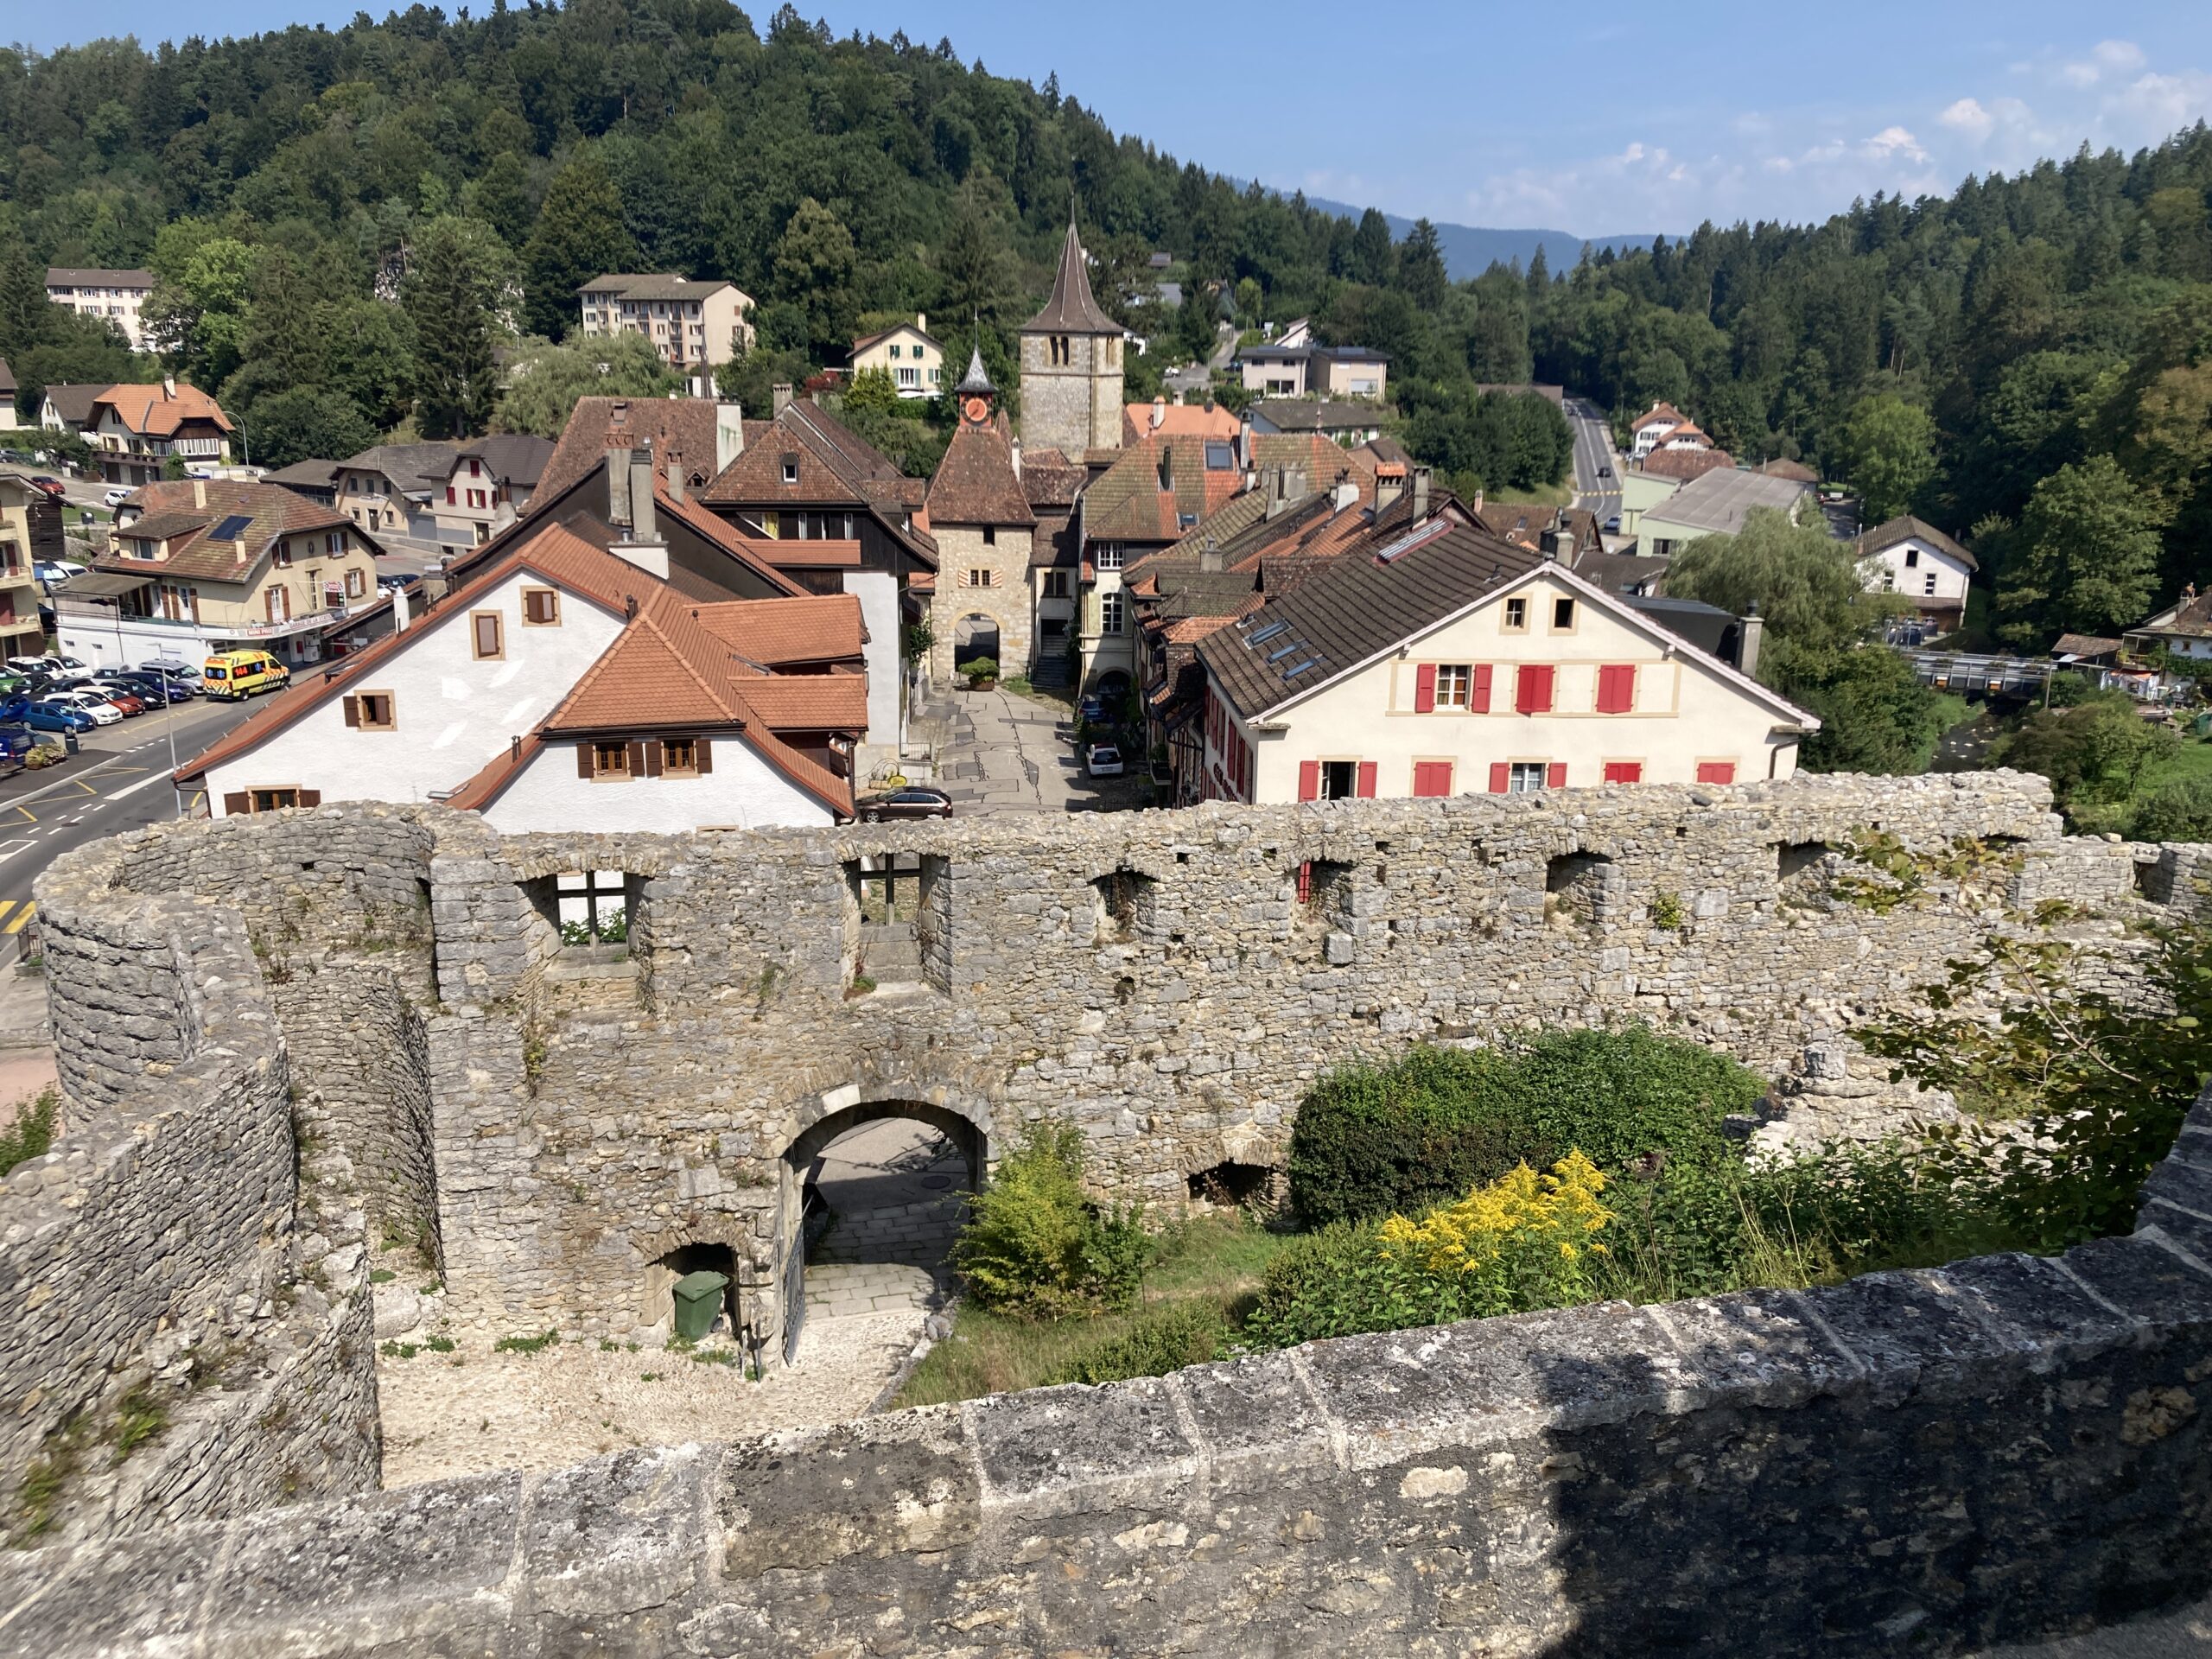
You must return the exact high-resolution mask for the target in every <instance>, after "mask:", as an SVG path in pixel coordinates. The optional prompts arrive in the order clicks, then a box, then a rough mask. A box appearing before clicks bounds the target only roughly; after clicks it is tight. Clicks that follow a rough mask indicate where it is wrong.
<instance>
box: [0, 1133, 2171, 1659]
mask: <svg viewBox="0 0 2212 1659" xmlns="http://www.w3.org/2000/svg"><path fill="white" fill-rule="evenodd" d="M2141 1220H2142V1225H2141V1227H2140V1228H2139V1230H2138V1231H2137V1232H2136V1233H2135V1234H2134V1235H2133V1236H2131V1237H2126V1238H2119V1239H2108V1240H2104V1241H2101V1242H2099V1243H2094V1244H2088V1245H2085V1246H2082V1247H2080V1248H2077V1249H2073V1250H2070V1251H2069V1252H2068V1253H2067V1254H2066V1255H2064V1256H2063V1257H2061V1258H2058V1259H2056V1260H2040V1259H2036V1258H2031V1257H2026V1256H2019V1255H2000V1256H1989V1257H1983V1258H1980V1259H1977V1260H1974V1261H1969V1262H1959V1263H1956V1264H1955V1265H1953V1266H1950V1267H1948V1268H1941V1269H1938V1270H1936V1271H1933V1272H1919V1273H1891V1274H1871V1275H1868V1276H1866V1277H1864V1278H1861V1279H1858V1280H1854V1281H1851V1282H1850V1283H1847V1284H1845V1285H1840V1286H1836V1287H1825V1288H1820V1289H1815V1290H1810V1291H1806V1292H1802V1293H1796V1292H1787V1291H1754V1292H1750V1293H1745V1294H1738V1295H1730V1296H1722V1297H1715V1298H1711V1299H1707V1300H1697V1301H1688V1302H1676V1303H1672V1304H1669V1305H1667V1306H1656V1307H1643V1308H1637V1307H1630V1306H1625V1305H1622V1304H1618V1303H1616V1304H1608V1305H1604V1306H1592V1307H1582V1308H1575V1309H1572V1310H1567V1311H1564V1312H1559V1313H1536V1314H1529V1315H1524V1316H1519V1317H1515V1318H1510V1319H1490V1320H1482V1321H1477V1322H1472V1323H1469V1324H1462V1325H1446V1326H1440V1327H1434V1328H1431V1329H1427V1330H1421V1331H1408V1332H1394V1333H1390V1334H1388V1335H1382V1336H1371V1337H1356V1338H1346V1339H1344V1340H1340V1341H1335V1342H1324V1343H1317V1344H1311V1345H1308V1346H1306V1347H1303V1348H1298V1349H1293V1350H1290V1351H1286V1352H1282V1353H1276V1354H1269V1355H1266V1356H1262V1357H1255V1358H1250V1359H1244V1360H1239V1361H1236V1362H1232V1363H1225V1364H1216V1365H1204V1366H1197V1367H1193V1368H1192V1369H1190V1370H1184V1371H1179V1372H1177V1373H1175V1374H1174V1375H1173V1376H1166V1377H1159V1378H1147V1379H1145V1380H1141V1381H1137V1382H1131V1383H1116V1384H1113V1385H1110V1386H1108V1387H1105V1388H1102V1389H1085V1388H1081V1387H1067V1388H1059V1389H1042V1390H1039V1391H1035V1392H1032V1393H1026V1394H1015V1395H997V1396H994V1397H991V1398H988V1399H983V1400H977V1401H972V1402H968V1403H966V1404H963V1405H960V1406H952V1407H939V1408H930V1409H927V1410H923V1411H914V1412H906V1413H902V1414H897V1415H893V1416H889V1417H881V1418H874V1419H870V1420H866V1421H861V1422H857V1423H851V1424H846V1425H842V1426H840V1427H832V1428H825V1429H820V1430H814V1431H810V1432H804V1433H788V1434H781V1435H772V1436H768V1437H765V1438H762V1439H759V1440H750V1441H743V1442H739V1443H735V1444H732V1445H728V1446H678V1447H673V1448H664V1449H658V1450H652V1451H639V1452H623V1453H620V1454H617V1455H615V1456H613V1457H610V1458H605V1459H599V1460H597V1461H594V1462H592V1463H587V1464H582V1465H576V1466H575V1467H572V1468H569V1469H566V1470H563V1471H558V1472H556V1473H553V1474H550V1475H543V1476H537V1477H531V1478H523V1477H520V1476H518V1475H515V1474H512V1473H506V1474H493V1475H486V1476H483V1477H480V1478H474V1479H467V1480H456V1481H447V1482H442V1483H438V1484H430V1485H423V1486H416V1487H410V1488H409V1489H408V1490H406V1491H404V1492H399V1493H393V1494H385V1495H379V1496H373V1497H356V1498H352V1499H348V1500H346V1501H343V1502H340V1503H322V1504H315V1505H311V1506H308V1507H305V1508H302V1509H297V1510H287V1511H284V1512H283V1513H280V1514H277V1515H271V1516H260V1517H257V1518H255V1519H253V1520H251V1521H244V1522H231V1523H230V1524H228V1525H226V1526H205V1525H203V1526H194V1527H188V1528H181V1529H176V1530H175V1531H173V1532H171V1533H168V1534H167V1535H163V1536H162V1537H159V1538H157V1539H152V1540H149V1541H145V1542H144V1543H143V1544H141V1545H138V1546H137V1547H135V1548H130V1549H128V1550H118V1549H115V1548H79V1549H75V1550H73V1551H69V1552H67V1553H60V1552H51V1553H44V1554H41V1555H38V1556H33V1557H28V1558H26V1557H16V1558H14V1559H11V1560H10V1559H0V1640H4V1641H5V1642H6V1643H8V1644H9V1645H10V1647H11V1648H13V1649H16V1650H19V1651H23V1652H31V1653H40V1654H43V1655H48V1656H51V1659H74V1656H79V1655H85V1656H90V1655H92V1654H99V1655H102V1656H119V1655H145V1656H151V1655H152V1654H154V1653H156V1652H170V1651H179V1650H191V1651H204V1652H209V1653H230V1652H238V1653H261V1652H272V1653H273V1652H283V1653H286V1654H293V1655H298V1656H303V1659H304V1656H315V1655H332V1656H336V1655H340V1654H346V1655H351V1654H358V1653H361V1652H365V1651H374V1652H377V1653H379V1654H385V1655H389V1656H394V1659H398V1656H411V1655H424V1656H429V1655H434V1654H446V1655H450V1654H459V1653H499V1654H503V1655H506V1656H510V1659H527V1656H548V1659H551V1656H567V1655H571V1654H577V1653H582V1652H586V1651H588V1652H591V1653H594V1654H601V1655H605V1656H608V1659H629V1656H636V1659H646V1656H655V1659H658V1656H664V1655H671V1654H700V1653H714V1654H746V1655H756V1656H763V1659H767V1656H791V1659H799V1656H811V1655H818V1654H823V1653H830V1652H835V1653H846V1652H851V1653H867V1654H870V1655H875V1656H883V1659H896V1656H903V1655H914V1656H921V1655H943V1654H952V1653H981V1652H990V1653H1043V1652H1083V1653H1117V1654H1118V1653H1129V1654H1135V1653H1147V1654H1149V1653H1193V1654H1198V1653H1204V1654H1277V1655H1285V1656H1287V1655H1294V1654H1297V1655H1303V1654H1321V1653H1331V1654H1333V1653H1378V1654H1381V1653H1389V1654H1405V1655H1411V1656H1437V1659H1442V1656H1459V1655H1465V1654H1470V1653H1480V1654H1484V1655H1491V1656H1497V1659H1513V1656H1538V1655H1567V1654H1573V1655H1576V1656H1623V1659H1627V1656H1645V1655H1650V1656H1658V1655H1680V1654H1693V1655H1713V1656H1722V1655H1737V1654H1743V1653H1759V1654H1789V1655H1836V1656H1844V1655H1849V1656H1866V1655H1875V1656H1881V1655H1906V1654H1941V1653H1952V1652H1960V1651H1965V1650H1968V1649H1974V1650H1979V1649H1981V1648H1983V1647H1986V1646H1987V1645H1990V1644H1993V1643H2000V1642H2005V1641H2012V1640H2018V1639H2022V1638H2028V1637H2037V1636H2041V1635H2044V1634H2050V1633H2056V1632H2062V1631H2074V1630H2085V1629H2088V1628H2089V1627H2091V1626H2093V1625H2096V1624H2107V1623H2111V1622H2114V1621H2117V1620H2120V1619H2122V1618H2126V1617H2127V1616H2128V1615H2130V1614H2132V1613H2134V1612H2137V1611H2144V1610H2147V1609H2151V1608H2154V1607H2158V1606H2160V1605H2164V1604H2166V1603H2168V1602H2171V1601H2173V1600H2175V1599H2179V1598H2183V1597H2187V1596H2193V1595H2198V1594H2201V1593H2202V1592H2204V1591H2205V1590H2206V1588H2207V1587H2208V1586H2212V1504H2209V1503H2208V1500H2207V1492H2208V1491H2212V1410H2208V1409H2207V1407H2208V1406H2212V1398H2208V1394H2209V1393H2212V1105H2209V1104H2204V1103H2200V1104H2199V1106H2198V1107H2197V1108H2196V1111H2195V1113H2194V1114H2193V1115H2192V1116H2191V1118H2190V1122H2189V1126H2188V1128H2186V1129H2185V1130H2184V1132H2183V1135H2182V1138H2181V1141H2180V1143H2179V1145H2178V1146H2177V1149H2176V1152H2175V1154H2174V1156H2173V1157H2172V1158H2171V1160H2169V1161H2168V1162H2167V1164H2166V1165H2165V1166H2164V1167H2163V1168H2162V1169H2161V1171H2160V1172H2159V1173H2158V1175H2157V1176H2156V1177H2154V1179H2153V1181H2152V1185H2151V1187H2150V1189H2149V1196H2148V1198H2147V1201H2146V1204H2145V1210H2144V1213H2143V1216H2142V1217H2141Z"/></svg>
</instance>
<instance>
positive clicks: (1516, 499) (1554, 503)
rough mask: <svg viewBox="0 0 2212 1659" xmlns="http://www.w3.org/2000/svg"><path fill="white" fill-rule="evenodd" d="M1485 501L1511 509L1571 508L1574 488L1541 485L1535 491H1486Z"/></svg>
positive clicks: (1561, 485) (1566, 485) (1570, 483)
mask: <svg viewBox="0 0 2212 1659" xmlns="http://www.w3.org/2000/svg"><path fill="white" fill-rule="evenodd" d="M1483 499H1484V500H1485V501H1495V502H1497V503H1498V504H1499V505H1502V506H1510V507H1571V506H1573V505H1574V486H1573V483H1572V482H1569V483H1566V484H1546V485H1540V486H1537V487H1536V488H1535V489H1533V490H1513V489H1504V490H1484V492H1483Z"/></svg>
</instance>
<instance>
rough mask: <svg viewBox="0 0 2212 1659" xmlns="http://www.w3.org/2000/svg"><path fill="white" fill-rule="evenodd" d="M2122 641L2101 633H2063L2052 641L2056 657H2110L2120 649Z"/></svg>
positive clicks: (2051, 650)
mask: <svg viewBox="0 0 2212 1659" xmlns="http://www.w3.org/2000/svg"><path fill="white" fill-rule="evenodd" d="M2121 643H2122V642H2121V641H2120V640H2118V639H2106V638H2105V637H2104V636H2103V635H2102V634H2099V633H2062V634H2060V635H2059V636H2058V638H2057V639H2056V640H2055V641H2053V642H2052V644H2051V647H2050V654H2051V655H2052V656H2054V657H2109V656H2110V655H2112V654H2113V652H2116V651H2118V650H2119V649H2120V645H2121Z"/></svg>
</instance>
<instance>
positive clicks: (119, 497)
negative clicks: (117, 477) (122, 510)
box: [100, 484, 138, 507]
mask: <svg viewBox="0 0 2212 1659" xmlns="http://www.w3.org/2000/svg"><path fill="white" fill-rule="evenodd" d="M137 493H138V492H137V488H136V486H131V485H127V484H118V485H117V486H115V487H114V488H113V489H111V490H110V491H109V492H108V493H106V494H105V495H104V496H102V497H100V499H101V500H103V501H105V503H107V505H109V506H111V507H119V506H121V505H123V504H124V502H126V501H128V500H129V499H130V498H131V497H132V496H134V495H136V494H137Z"/></svg>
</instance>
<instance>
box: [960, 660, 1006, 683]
mask: <svg viewBox="0 0 2212 1659" xmlns="http://www.w3.org/2000/svg"><path fill="white" fill-rule="evenodd" d="M953 672H954V673H956V674H957V675H959V676H960V677H962V678H963V679H967V680H995V679H996V678H998V677H999V660H998V658H995V657H971V658H969V659H968V660H967V661H966V662H964V663H963V664H960V665H959V666H958V667H957V668H956V669H955V670H953Z"/></svg>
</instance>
